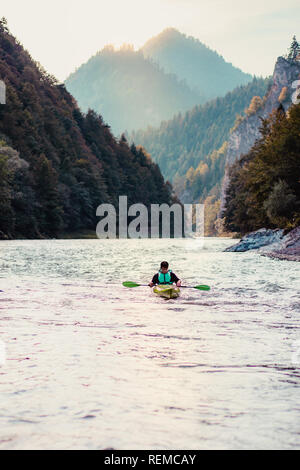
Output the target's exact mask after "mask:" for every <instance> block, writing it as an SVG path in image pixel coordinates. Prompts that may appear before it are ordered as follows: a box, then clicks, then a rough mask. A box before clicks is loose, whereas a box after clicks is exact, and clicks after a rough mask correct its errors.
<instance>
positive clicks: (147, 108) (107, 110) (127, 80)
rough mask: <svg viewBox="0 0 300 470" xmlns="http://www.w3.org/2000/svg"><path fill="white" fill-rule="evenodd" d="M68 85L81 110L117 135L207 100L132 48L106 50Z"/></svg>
mask: <svg viewBox="0 0 300 470" xmlns="http://www.w3.org/2000/svg"><path fill="white" fill-rule="evenodd" d="M66 86H67V89H68V90H69V91H70V92H71V93H72V95H73V96H75V98H76V99H77V101H78V104H79V106H80V107H81V109H82V110H83V111H87V110H88V108H92V109H95V110H96V111H98V112H99V113H101V115H102V116H103V119H104V120H105V122H107V123H109V125H110V126H111V128H112V131H113V132H114V133H115V135H119V134H121V133H122V132H124V131H125V130H127V131H132V130H133V129H140V128H142V127H146V126H147V125H148V124H149V123H151V124H152V125H154V126H157V125H159V123H160V122H161V121H162V120H163V119H169V118H171V117H172V116H173V115H174V114H175V113H177V112H179V111H186V110H187V109H190V108H192V107H193V106H194V105H195V104H198V103H203V102H204V101H205V100H204V97H202V96H201V93H198V92H196V91H192V90H191V89H190V88H189V87H188V86H187V85H186V84H185V83H183V82H180V81H179V80H178V78H177V77H176V76H175V75H174V74H173V75H172V74H167V73H165V72H163V70H162V69H161V68H160V67H159V65H157V64H155V63H154V62H153V61H152V60H149V59H145V58H144V56H143V53H142V52H141V51H138V52H136V51H134V50H133V48H132V47H130V46H123V47H122V48H121V49H120V50H115V49H114V47H113V46H106V47H105V48H104V49H103V50H101V51H99V52H98V53H97V54H96V55H95V56H93V57H91V58H90V59H89V61H88V62H87V63H86V64H83V65H81V66H80V67H79V68H78V69H77V70H76V71H75V72H74V73H72V74H71V75H70V76H69V77H68V78H67V80H66Z"/></svg>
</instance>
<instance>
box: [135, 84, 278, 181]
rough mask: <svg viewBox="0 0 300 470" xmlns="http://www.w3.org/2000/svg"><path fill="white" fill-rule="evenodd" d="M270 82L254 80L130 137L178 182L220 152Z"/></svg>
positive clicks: (163, 170)
mask: <svg viewBox="0 0 300 470" xmlns="http://www.w3.org/2000/svg"><path fill="white" fill-rule="evenodd" d="M268 84H269V80H268V79H262V78H256V77H255V78H254V79H253V80H252V81H251V82H250V83H249V84H248V85H243V86H239V87H237V88H236V89H235V90H233V91H231V92H229V93H227V94H226V95H225V97H223V98H216V99H214V100H212V101H210V102H208V103H206V104H204V105H201V106H196V107H194V108H193V109H191V110H190V111H188V112H186V113H185V114H178V115H177V116H175V117H174V118H173V119H171V120H170V121H165V122H162V123H161V125H160V126H159V127H157V128H154V127H150V126H149V127H148V128H147V129H145V130H139V131H136V132H133V133H132V134H131V135H130V136H129V137H128V138H129V140H130V141H132V142H135V144H138V145H142V146H144V147H145V148H146V149H147V151H148V152H149V153H150V154H151V156H152V158H153V159H154V161H156V163H158V165H159V166H160V169H161V171H162V173H163V175H164V176H165V177H166V178H167V179H168V180H170V181H174V182H177V184H178V180H180V179H181V178H184V177H185V175H186V173H187V171H188V170H190V169H191V168H193V169H196V168H197V167H198V165H199V164H200V163H201V162H203V163H205V159H206V158H207V156H208V155H209V154H211V152H213V151H216V150H218V149H220V147H221V146H222V145H223V143H224V142H225V141H226V140H227V139H228V137H229V133H230V130H231V128H232V127H233V126H234V123H235V120H236V118H237V116H238V115H241V114H243V113H244V110H245V108H248V106H249V104H250V102H251V99H252V98H253V96H258V97H263V96H264V95H265V93H266V90H267V87H268Z"/></svg>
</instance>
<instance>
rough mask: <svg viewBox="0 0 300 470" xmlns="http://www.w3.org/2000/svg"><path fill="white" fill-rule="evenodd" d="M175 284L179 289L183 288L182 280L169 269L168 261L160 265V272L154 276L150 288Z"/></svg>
mask: <svg viewBox="0 0 300 470" xmlns="http://www.w3.org/2000/svg"><path fill="white" fill-rule="evenodd" d="M173 283H175V284H176V286H177V287H180V286H181V280H180V279H179V278H178V277H177V276H176V274H174V273H172V271H171V270H170V269H169V263H167V261H162V262H161V264H160V270H159V271H158V273H156V274H155V275H154V276H153V278H152V281H151V282H150V283H149V284H148V286H149V287H153V286H154V285H157V284H173Z"/></svg>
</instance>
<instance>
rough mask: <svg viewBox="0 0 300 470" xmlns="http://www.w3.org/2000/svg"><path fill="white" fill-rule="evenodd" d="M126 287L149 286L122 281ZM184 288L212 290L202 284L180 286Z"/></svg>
mask: <svg viewBox="0 0 300 470" xmlns="http://www.w3.org/2000/svg"><path fill="white" fill-rule="evenodd" d="M122 284H123V286H124V287H149V286H148V284H137V283H136V282H132V281H125V282H123V283H122ZM181 287H182V288H184V289H198V290H210V287H209V286H205V285H202V286H201V285H200V286H180V288H181Z"/></svg>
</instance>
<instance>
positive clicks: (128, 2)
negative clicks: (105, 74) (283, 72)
mask: <svg viewBox="0 0 300 470" xmlns="http://www.w3.org/2000/svg"><path fill="white" fill-rule="evenodd" d="M0 7H1V8H0V16H1V17H2V16H5V17H6V18H7V20H8V26H9V28H10V30H11V32H12V33H13V34H14V35H15V36H17V38H18V39H19V40H20V41H21V42H22V44H23V45H24V46H25V48H26V49H28V50H29V52H30V54H31V55H32V57H33V58H34V59H35V60H38V61H39V62H41V64H42V65H43V66H44V67H45V68H46V69H47V71H49V72H50V73H52V74H54V75H55V76H56V77H57V78H59V79H60V80H64V79H65V78H66V76H67V75H68V74H69V73H70V72H72V71H73V70H74V69H75V67H77V66H79V65H81V64H82V62H85V61H86V60H87V59H88V58H89V57H90V56H91V55H92V54H94V53H95V52H96V51H97V50H99V49H102V47H103V46H104V45H105V44H111V43H114V44H116V45H120V44H121V43H123V42H127V43H131V44H134V46H135V47H136V48H138V47H140V46H141V45H143V43H144V42H145V41H146V40H147V39H149V38H150V37H152V36H154V35H156V34H158V33H160V32H161V31H162V30H163V29H165V28H167V27H175V28H177V29H178V30H179V31H181V32H182V33H185V34H187V35H190V36H194V37H196V38H198V39H199V40H200V41H202V42H204V43H205V44H206V45H207V46H209V47H210V48H212V49H215V50H216V51H217V52H218V53H219V54H222V55H223V57H224V58H225V60H226V61H228V62H232V63H233V64H234V65H235V66H237V67H239V68H241V69H242V70H243V71H245V72H249V73H253V74H256V75H263V76H266V75H269V74H271V73H272V72H273V68H274V63H275V60H276V58H277V57H278V56H279V55H282V54H283V53H285V52H286V50H287V48H288V46H289V45H290V43H291V39H292V36H293V35H294V34H296V35H297V33H299V34H298V36H299V37H298V40H300V1H299V0H284V1H283V0H250V1H249V0H85V1H79V0H51V1H49V0H48V1H45V0H44V1H41V0H25V1H24V0H1V3H0Z"/></svg>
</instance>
